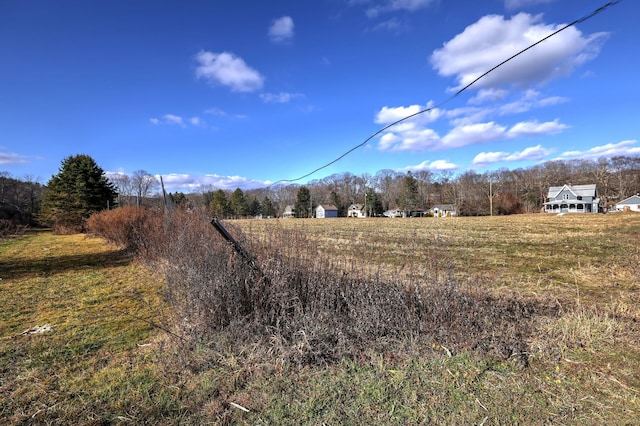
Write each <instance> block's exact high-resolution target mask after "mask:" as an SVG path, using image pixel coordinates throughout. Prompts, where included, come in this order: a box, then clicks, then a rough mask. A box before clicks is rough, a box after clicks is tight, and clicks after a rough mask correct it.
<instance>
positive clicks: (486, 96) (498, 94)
mask: <svg viewBox="0 0 640 426" xmlns="http://www.w3.org/2000/svg"><path fill="white" fill-rule="evenodd" d="M508 93H509V92H507V91H506V90H504V89H495V88H489V89H480V90H478V94H477V95H476V96H474V97H473V98H471V99H470V100H469V103H470V104H472V105H473V104H483V103H486V102H498V101H502V100H503V99H504V98H506V97H507V94H508Z"/></svg>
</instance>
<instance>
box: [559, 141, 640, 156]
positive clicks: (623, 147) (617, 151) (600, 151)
mask: <svg viewBox="0 0 640 426" xmlns="http://www.w3.org/2000/svg"><path fill="white" fill-rule="evenodd" d="M637 142H638V141H636V140H633V139H631V140H625V141H622V142H618V143H608V144H606V145H602V146H595V147H593V148H591V149H588V150H586V151H566V152H563V153H562V154H560V156H559V157H558V158H556V160H569V159H582V160H597V159H598V158H602V157H615V156H617V155H640V147H637V146H634V145H635V144H636V143H637Z"/></svg>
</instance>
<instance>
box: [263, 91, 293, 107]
mask: <svg viewBox="0 0 640 426" xmlns="http://www.w3.org/2000/svg"><path fill="white" fill-rule="evenodd" d="M301 96H302V95H301V94H299V93H288V92H280V93H262V94H260V98H262V100H263V101H264V102H265V103H274V104H286V103H288V102H290V101H291V100H292V99H294V98H299V97H301Z"/></svg>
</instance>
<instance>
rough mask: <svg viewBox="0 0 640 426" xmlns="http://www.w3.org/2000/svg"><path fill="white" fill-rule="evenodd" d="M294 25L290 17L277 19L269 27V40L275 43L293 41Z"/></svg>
mask: <svg viewBox="0 0 640 426" xmlns="http://www.w3.org/2000/svg"><path fill="white" fill-rule="evenodd" d="M293 30H294V24H293V19H291V17H290V16H283V17H282V18H278V19H275V20H274V21H273V22H272V23H271V26H269V31H268V34H269V38H270V39H271V41H272V42H274V43H284V42H288V41H291V39H293Z"/></svg>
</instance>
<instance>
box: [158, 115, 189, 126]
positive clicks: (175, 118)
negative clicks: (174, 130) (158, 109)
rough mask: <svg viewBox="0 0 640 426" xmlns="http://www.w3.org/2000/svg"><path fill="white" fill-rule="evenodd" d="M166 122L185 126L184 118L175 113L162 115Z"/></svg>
mask: <svg viewBox="0 0 640 426" xmlns="http://www.w3.org/2000/svg"><path fill="white" fill-rule="evenodd" d="M162 118H164V120H165V122H166V123H168V124H177V125H179V126H184V120H183V119H182V117H180V116H179V115H174V114H165V115H163V116H162Z"/></svg>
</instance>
